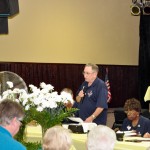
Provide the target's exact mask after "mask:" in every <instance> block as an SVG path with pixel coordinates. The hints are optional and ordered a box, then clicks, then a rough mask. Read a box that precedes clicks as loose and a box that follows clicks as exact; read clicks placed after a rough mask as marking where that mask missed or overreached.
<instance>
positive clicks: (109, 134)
mask: <svg viewBox="0 0 150 150" xmlns="http://www.w3.org/2000/svg"><path fill="white" fill-rule="evenodd" d="M115 142H116V133H115V132H114V131H113V130H112V129H111V128H109V127H107V126H104V125H98V126H97V127H95V128H93V129H92V130H91V131H90V132H89V134H88V138H87V150H113V149H114V145H115Z"/></svg>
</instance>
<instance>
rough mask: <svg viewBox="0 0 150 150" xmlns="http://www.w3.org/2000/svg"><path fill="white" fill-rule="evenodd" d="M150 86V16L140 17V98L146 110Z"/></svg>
mask: <svg viewBox="0 0 150 150" xmlns="http://www.w3.org/2000/svg"><path fill="white" fill-rule="evenodd" d="M148 86H150V16H149V15H141V16H140V45H139V98H140V101H141V104H142V106H143V107H144V108H148V102H144V96H145V93H146V90H147V87H148Z"/></svg>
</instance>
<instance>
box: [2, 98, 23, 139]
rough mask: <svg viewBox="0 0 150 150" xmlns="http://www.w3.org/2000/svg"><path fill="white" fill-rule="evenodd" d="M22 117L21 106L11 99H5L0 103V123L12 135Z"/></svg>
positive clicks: (15, 132)
mask: <svg viewBox="0 0 150 150" xmlns="http://www.w3.org/2000/svg"><path fill="white" fill-rule="evenodd" d="M23 117H24V110H23V107H22V106H21V105H20V104H19V103H18V102H15V101H13V100H9V99H5V100H3V101H1V103H0V125H1V126H2V127H4V128H6V129H7V130H8V131H9V132H10V133H11V135H12V136H14V135H16V134H17V132H18V131H19V128H20V126H21V124H22V123H21V121H22V120H23Z"/></svg>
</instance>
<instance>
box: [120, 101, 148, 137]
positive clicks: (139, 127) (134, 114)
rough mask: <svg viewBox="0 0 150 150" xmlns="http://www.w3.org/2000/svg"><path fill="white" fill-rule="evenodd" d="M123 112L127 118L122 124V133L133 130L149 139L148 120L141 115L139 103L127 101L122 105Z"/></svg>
mask: <svg viewBox="0 0 150 150" xmlns="http://www.w3.org/2000/svg"><path fill="white" fill-rule="evenodd" d="M124 111H125V112H126V113H127V118H125V119H124V121H123V124H122V130H123V131H132V130H135V131H136V132H137V134H138V135H141V136H143V137H148V138H149V137H150V120H149V119H148V118H146V117H144V116H142V115H140V113H141V104H140V101H139V100H137V99H135V98H131V99H127V100H126V102H125V105H124Z"/></svg>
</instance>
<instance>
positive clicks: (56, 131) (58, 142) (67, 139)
mask: <svg viewBox="0 0 150 150" xmlns="http://www.w3.org/2000/svg"><path fill="white" fill-rule="evenodd" d="M71 145H72V139H71V135H70V131H69V130H67V129H65V128H63V127H62V126H54V127H51V128H49V129H48V130H47V131H46V133H45V135H44V138H43V150H69V149H70V147H71Z"/></svg>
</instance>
